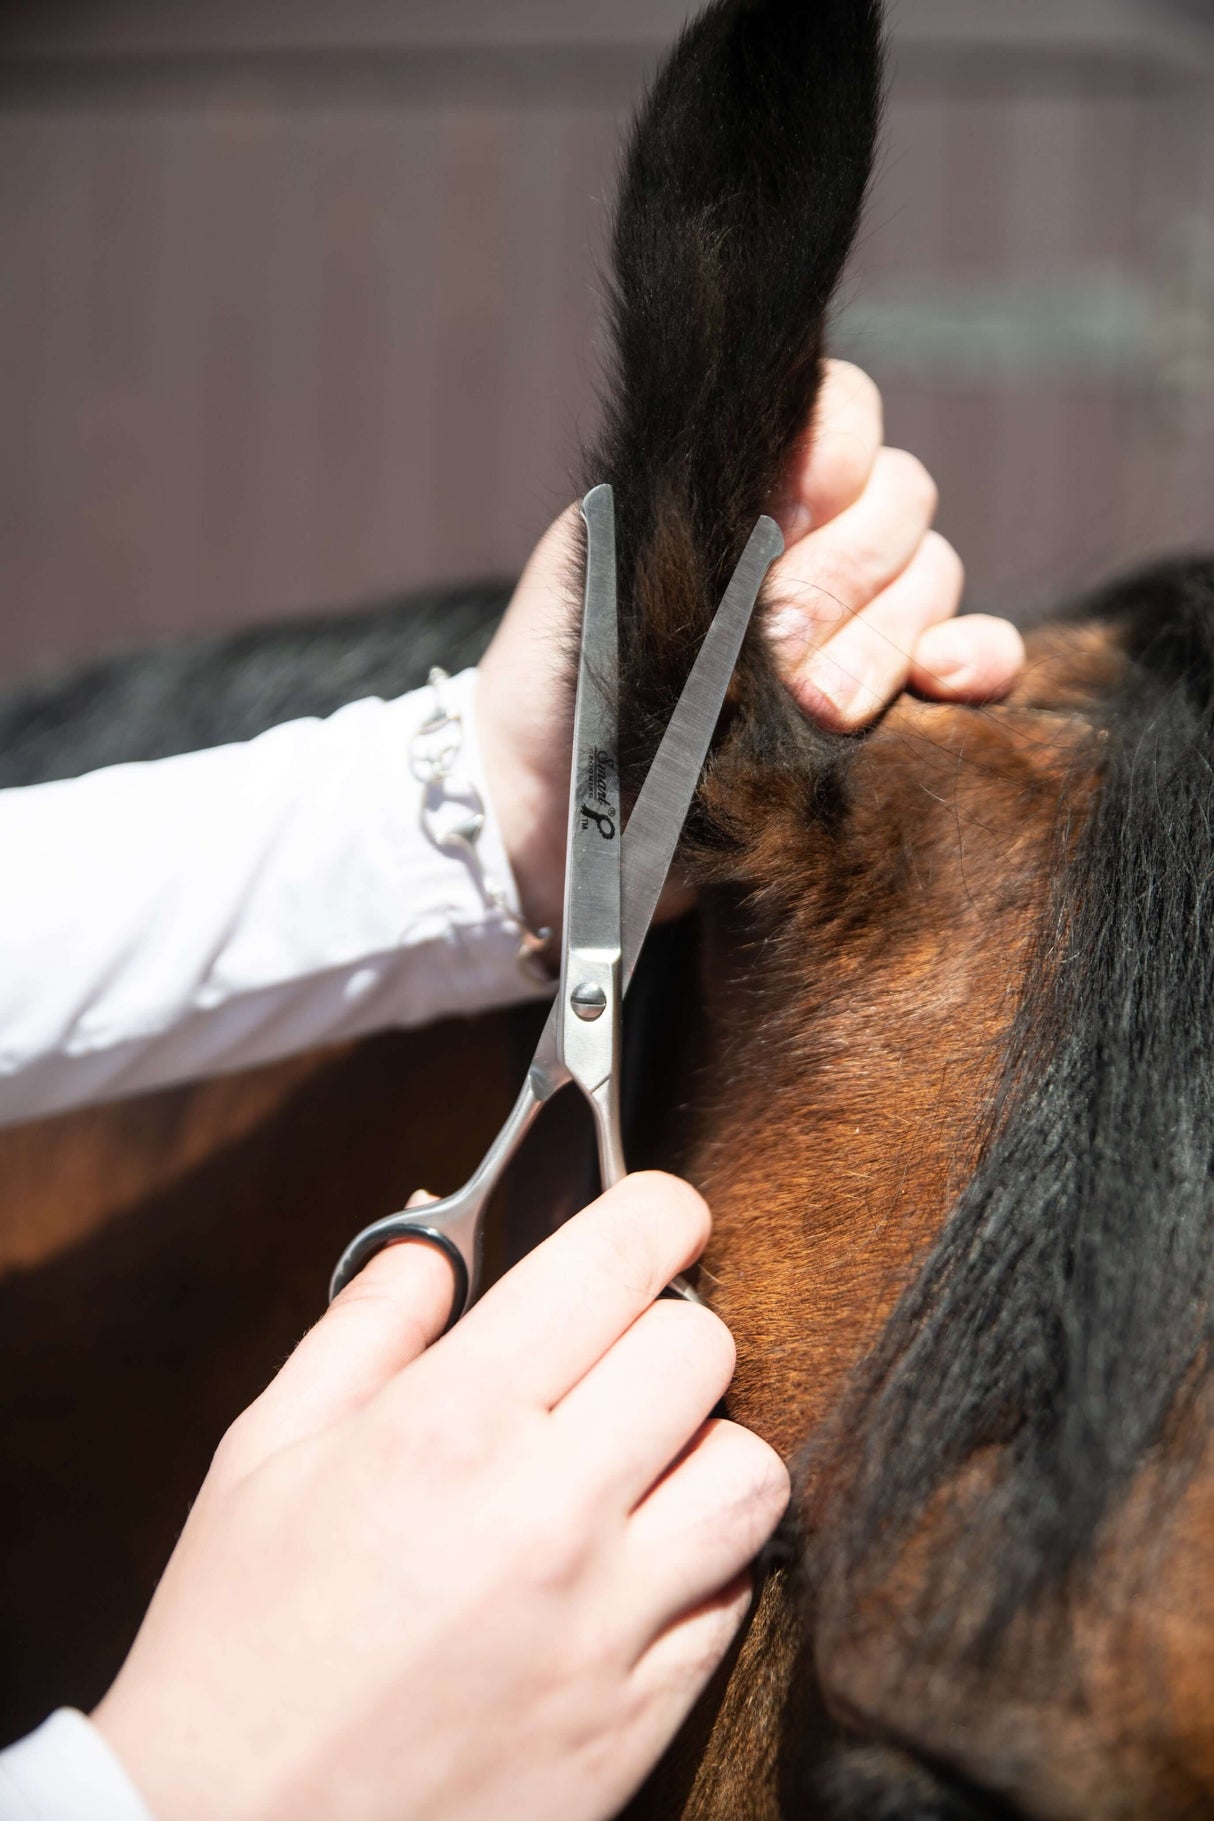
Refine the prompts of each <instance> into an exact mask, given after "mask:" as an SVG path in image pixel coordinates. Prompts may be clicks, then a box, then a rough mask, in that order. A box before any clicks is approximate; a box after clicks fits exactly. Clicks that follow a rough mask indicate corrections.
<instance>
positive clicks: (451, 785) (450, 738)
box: [409, 665, 552, 981]
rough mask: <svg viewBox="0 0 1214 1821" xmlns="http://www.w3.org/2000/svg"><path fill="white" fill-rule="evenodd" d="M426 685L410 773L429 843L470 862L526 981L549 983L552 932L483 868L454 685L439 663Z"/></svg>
mask: <svg viewBox="0 0 1214 1821" xmlns="http://www.w3.org/2000/svg"><path fill="white" fill-rule="evenodd" d="M427 681H428V683H429V685H430V688H431V689H432V690H433V691H434V707H433V708H432V709H431V710H430V713H429V714H428V715H427V716H426V718H425V720H424V721H423V722H422V724H421V726H420V727H419V728H418V730H417V732H416V733H415V734H414V736H413V739H412V741H411V742H410V746H409V769H410V771H411V772H412V773H413V776H414V777H415V778H416V779H417V781H418V783H419V784H422V785H424V786H425V789H424V791H423V794H422V804H421V810H420V820H421V826H422V832H423V834H424V835H425V836H426V839H427V840H428V841H431V842H432V843H433V845H434V846H435V847H437V848H439V849H440V850H441V851H442V852H443V853H459V854H462V855H463V856H464V858H465V859H466V860H467V862H468V865H469V867H470V868H471V871H472V874H473V876H474V878H475V879H476V882H477V886H478V887H479V890H480V893H481V896H482V897H483V898H484V900H485V904H486V906H487V907H488V909H489V910H491V911H496V912H497V913H498V914H499V916H501V917H502V918H503V919H504V920H505V921H506V922H508V923H511V924H513V926H514V928H515V929H516V930H517V931H518V936H519V944H518V963H519V966H520V968H521V969H522V971H523V972H524V973H525V974H526V975H527V977H528V979H532V980H544V981H547V980H549V979H550V978H551V975H550V973H549V970H548V969H547V968H546V967H545V966H544V963H543V954H544V951H545V949H546V948H547V947H548V944H549V943H550V942H551V941H552V931H551V930H550V929H539V930H533V929H529V928H528V927H527V925H526V924H525V923H524V922H523V920H522V918H521V917H520V916H519V915H518V913H517V912H516V911H514V910H512V909H511V906H510V900H509V898H508V896H507V894H506V892H505V890H504V888H503V887H502V885H501V884H500V883H499V881H498V880H497V879H495V878H494V877H493V875H492V873H489V872H487V871H486V870H485V867H484V864H483V862H482V860H481V856H480V850H479V842H480V838H481V835H482V833H483V832H484V827H485V814H486V811H485V799H484V798H483V797H482V795H481V793H480V791H479V790H478V789H477V787H476V785H475V784H474V783H473V782H472V779H471V778H468V777H465V776H464V775H463V774H462V773H461V772H460V771H459V769H458V767H459V761H460V758H461V756H462V754H463V750H464V723H463V717H462V715H461V714H460V713H459V711H458V709H455V708H453V707H452V705H451V703H450V701H449V698H448V696H447V688H446V686H447V684H448V683H449V682H450V681H451V679H450V677H449V676H448V675H447V672H446V671H445V670H442V669H440V668H439V667H438V666H437V665H436V666H435V668H434V669H433V670H432V671H431V672H430V675H429V677H428V678H427Z"/></svg>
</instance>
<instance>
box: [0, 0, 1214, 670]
mask: <svg viewBox="0 0 1214 1821" xmlns="http://www.w3.org/2000/svg"><path fill="white" fill-rule="evenodd" d="M684 10H685V9H684V5H683V3H682V0H675V3H672V0H643V3H642V0H441V3H440V0H396V3H394V4H386V3H385V0H343V4H341V5H335V4H332V0H328V3H327V4H326V3H323V0H210V3H209V4H202V3H201V0H174V3H173V4H171V5H170V4H167V3H166V0H91V4H80V0H73V3H71V4H66V3H65V0H38V3H37V4H32V3H30V0H24V3H22V4H12V3H11V0H10V4H9V6H7V7H6V8H5V9H4V10H3V12H2V13H0V677H10V676H13V675H15V674H18V673H20V672H22V671H27V670H30V669H35V668H45V667H47V666H50V665H53V664H55V663H57V662H59V661H61V660H63V659H65V658H70V657H73V656H77V655H80V654H83V653H87V652H92V651H95V650H99V649H105V648H110V647H113V646H115V645H122V644H129V643H132V642H136V641H139V640H144V639H147V638H149V637H153V636H155V637H160V636H163V635H175V634H181V633H187V632H191V631H196V630H201V629H204V628H214V627H220V626H231V625H237V624H243V623H248V622H252V621H256V620H267V619H271V618H277V617H282V616H285V615H289V614H294V613H297V612H299V611H301V610H307V609H309V608H313V607H319V606H321V605H331V604H342V603H347V602H348V603H351V604H352V603H354V602H356V601H358V600H360V599H365V598H366V597H368V596H372V595H377V594H382V593H385V592H388V591H393V590H396V589H399V588H401V587H407V586H409V585H412V584H414V583H420V582H424V581H429V580H433V579H439V578H452V577H456V576H466V575H472V574H484V573H489V572H502V571H509V570H512V569H514V568H516V567H517V566H518V565H519V564H520V563H521V561H522V560H523V558H524V556H525V554H526V552H527V550H528V548H529V547H530V544H531V543H532V542H533V540H534V539H535V537H536V536H537V534H538V533H539V532H540V530H542V528H543V527H544V525H545V524H546V523H547V521H548V519H549V518H550V517H551V516H552V515H553V514H554V513H555V512H556V511H557V510H558V509H559V508H560V506H562V505H563V504H564V503H565V501H566V499H567V498H568V497H569V496H570V485H571V483H570V472H571V463H572V452H573V448H574V446H575V444H576V440H577V436H578V434H579V432H581V431H584V430H585V429H586V428H587V427H588V426H589V425H590V423H591V422H592V419H593V413H594V409H595V405H594V394H595V379H596V370H597V354H596V346H597V335H598V322H599V297H598V289H597V285H596V276H595V274H596V261H597V259H598V256H599V252H600V247H601V237H602V230H603V225H604V220H605V210H606V205H607V201H608V199H609V195H610V188H611V175H612V168H613V161H614V151H615V145H616V141H617V135H618V130H619V125H620V122H621V120H622V119H623V118H624V117H626V114H627V110H628V107H629V104H630V101H631V99H632V98H633V96H634V95H635V93H636V91H637V89H638V87H639V85H640V83H641V82H642V81H643V79H644V75H645V72H646V71H647V70H648V69H649V68H651V67H652V65H653V62H654V60H655V58H656V57H657V55H658V54H659V53H660V50H661V47H662V45H663V44H664V43H666V42H667V41H668V40H669V38H670V36H671V35H672V34H673V32H674V31H675V30H676V29H677V27H678V24H679V22H680V21H681V19H682V17H683V14H684ZM893 31H894V63H893V81H892V90H891V106H890V114H889V124H888V129H887V133H886V139H885V146H884V151H883V156H882V162H881V173H880V178H879V182H878V184H877V188H876V191H875V194H874V197H873V202H872V206H871V209H870V213H869V218H868V228H867V232H866V234H865V236H864V239H863V243H862V245H861V247H860V249H859V253H858V256H857V258H856V260H855V263H854V268H853V271H852V274H851V276H850V278H849V280H848V283H847V286H846V291H845V297H844V302H843V307H842V310H841V313H840V318H839V323H838V328H837V334H836V343H837V347H838V348H839V350H840V351H845V352H847V353H848V354H850V355H852V356H853V357H854V358H856V359H859V360H860V361H862V362H863V363H864V364H866V365H867V366H868V367H869V368H870V369H871V371H872V372H873V373H874V374H875V375H876V377H877V378H878V379H879V381H880V382H881V383H882V385H883V387H884V389H885V393H886V399H887V406H888V421H889V433H890V436H891V438H892V439H893V440H896V441H900V442H903V443H905V444H907V445H908V446H910V447H913V448H914V449H915V450H916V451H917V452H918V453H920V454H921V455H923V456H924V458H925V459H926V460H927V461H928V462H929V464H930V465H931V466H932V467H933V469H934V471H935V472H936V474H937V477H938V479H939V480H940V482H941V487H942V493H943V506H942V524H943V525H944V527H945V528H946V529H947V530H948V531H949V533H950V534H951V535H952V536H953V538H954V540H955V541H956V542H957V543H958V545H959V547H960V548H961V549H962V551H963V553H964V555H965V556H966V558H967V560H968V564H969V569H970V575H971V585H972V594H973V598H974V601H975V604H983V605H987V604H990V605H998V606H1001V607H1005V608H1011V609H1013V610H1016V609H1018V608H1019V607H1021V606H1023V605H1026V604H1029V603H1031V602H1033V601H1035V600H1037V599H1039V598H1041V597H1042V596H1043V595H1048V594H1050V593H1052V592H1055V591H1056V590H1057V589H1058V588H1060V587H1068V586H1071V585H1073V584H1074V583H1076V582H1079V581H1082V580H1084V579H1087V578H1089V577H1091V576H1093V575H1095V574H1096V573H1098V572H1099V571H1100V570H1101V569H1103V568H1104V567H1106V566H1108V565H1109V564H1110V563H1114V562H1118V561H1121V560H1124V559H1126V558H1128V557H1130V556H1133V555H1135V554H1137V553H1139V552H1143V551H1145V550H1147V549H1150V548H1156V547H1159V546H1162V545H1166V544H1171V543H1175V542H1178V541H1203V540H1204V541H1207V542H1209V543H1211V544H1214V106H1212V101H1214V23H1212V21H1211V8H1210V7H1209V6H1206V5H1205V4H1204V0H1178V3H1177V5H1176V6H1175V7H1173V6H1169V5H1168V4H1166V3H1165V0H1155V4H1153V5H1149V6H1147V5H1143V6H1138V5H1135V4H1132V3H1131V0H901V4H899V5H896V6H895V8H894V10H893Z"/></svg>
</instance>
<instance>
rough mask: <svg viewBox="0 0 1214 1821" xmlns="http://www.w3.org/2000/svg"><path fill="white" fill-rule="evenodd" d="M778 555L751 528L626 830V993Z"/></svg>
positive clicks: (763, 522)
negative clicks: (746, 641) (756, 611)
mask: <svg viewBox="0 0 1214 1821" xmlns="http://www.w3.org/2000/svg"><path fill="white" fill-rule="evenodd" d="M783 549H784V539H783V537H782V536H781V534H780V527H779V526H778V525H777V524H776V522H775V520H774V519H770V518H766V517H764V518H761V519H760V520H759V521H758V523H757V524H756V526H755V528H754V530H753V531H752V532H751V534H750V537H749V538H748V539H747V543H746V548H745V550H743V552H742V554H741V556H740V557H739V559H738V566H737V568H736V569H735V570H734V572H733V575H732V576H731V577H730V581H729V586H728V588H726V590H725V593H724V595H723V596H722V597H721V605H720V606H719V607H718V608H717V611H716V615H715V617H714V619H713V622H712V624H711V626H710V627H709V628H708V631H707V632H706V633H705V634H704V642H703V644H702V645H701V646H700V649H699V652H698V654H697V656H696V661H695V663H694V664H693V665H692V667H691V671H690V673H689V675H688V678H687V681H686V682H685V683H684V685H683V693H682V694H681V695H680V697H679V699H678V702H677V704H676V706H675V711H674V713H673V714H672V715H671V717H670V720H669V722H668V723H667V726H666V732H665V733H664V734H663V735H662V740H661V744H660V745H659V747H658V750H657V752H656V754H655V755H654V759H653V763H652V765H651V766H650V767H649V771H648V774H647V776H646V778H645V782H644V784H642V786H641V790H640V794H639V796H638V797H637V800H636V803H635V804H634V805H633V810H632V814H631V815H630V816H629V818H628V826H627V827H626V828H625V830H624V856H623V860H624V881H623V885H624V908H623V920H622V921H623V933H624V990H625V991H627V989H628V982H629V981H630V980H631V979H632V974H633V969H634V968H635V967H636V964H637V957H638V955H639V954H640V952H641V947H642V944H643V943H644V941H645V937H646V935H647V934H648V932H649V925H650V924H651V923H652V922H653V913H654V911H655V910H656V909H657V906H658V899H659V898H660V897H661V895H662V887H663V886H664V885H665V883H666V875H667V874H668V873H669V871H670V862H671V861H672V860H673V859H674V850H675V848H676V847H677V846H678V844H679V837H680V835H681V834H682V832H683V824H684V822H686V820H687V812H688V810H689V809H690V808H691V799H692V797H693V796H694V795H695V790H696V785H697V784H698V782H699V778H700V773H701V771H703V769H704V761H705V759H706V758H707V757H708V748H709V745H710V744H711V741H712V736H713V733H714V731H715V729H716V725H717V722H718V720H719V719H720V715H721V708H722V706H723V704H724V701H725V692H726V690H727V689H728V688H729V679H730V678H731V677H732V675H733V672H734V666H735V664H736V663H737V661H738V653H739V652H740V651H741V649H742V640H743V639H744V638H745V637H746V629H747V627H748V626H749V625H750V620H751V615H752V614H753V613H754V609H755V602H756V601H757V600H758V598H759V590H760V588H761V587H762V586H763V580H764V577H765V576H766V574H767V571H768V570H769V569H770V568H771V565H772V564H773V563H774V562H775V560H776V558H777V557H778V556H779V555H780V553H781V551H782V550H783Z"/></svg>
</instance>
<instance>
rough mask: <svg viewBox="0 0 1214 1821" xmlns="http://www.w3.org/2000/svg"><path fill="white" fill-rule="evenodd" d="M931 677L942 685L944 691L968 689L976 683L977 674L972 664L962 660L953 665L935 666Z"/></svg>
mask: <svg viewBox="0 0 1214 1821" xmlns="http://www.w3.org/2000/svg"><path fill="white" fill-rule="evenodd" d="M932 675H933V677H935V679H936V681H937V683H943V684H944V686H945V688H946V689H968V688H969V687H970V686H971V684H973V683H974V682H976V681H977V672H976V671H975V669H974V667H973V665H972V664H968V663H966V662H965V661H964V660H958V661H957V662H955V663H951V664H950V663H944V664H936V665H935V666H934V667H933V669H932Z"/></svg>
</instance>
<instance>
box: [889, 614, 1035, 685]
mask: <svg viewBox="0 0 1214 1821" xmlns="http://www.w3.org/2000/svg"><path fill="white" fill-rule="evenodd" d="M1024 661H1025V651H1024V640H1023V639H1022V638H1021V636H1020V634H1019V633H1018V632H1017V630H1016V628H1015V627H1014V626H1013V625H1012V624H1011V622H1010V621H1008V620H998V619H994V618H993V617H992V616H991V615H990V614H987V613H969V614H966V616H965V618H964V619H960V620H946V621H945V622H944V623H943V625H939V626H929V627H928V628H927V630H926V631H925V632H924V633H923V634H922V636H921V637H920V639H919V643H918V644H917V645H916V646H915V652H914V661H913V662H912V664H911V667H910V676H909V679H908V681H909V683H910V687H911V688H912V689H917V690H918V691H919V692H920V694H921V695H925V696H934V697H936V698H937V699H938V700H941V701H961V702H990V701H994V700H996V699H997V698H998V697H999V696H1004V695H1006V694H1007V692H1008V690H1009V689H1011V687H1012V685H1013V684H1014V683H1015V682H1016V679H1017V678H1018V677H1019V675H1020V673H1021V671H1022V670H1023V669H1024Z"/></svg>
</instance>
